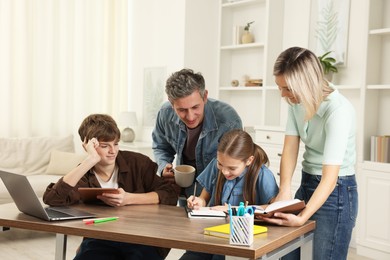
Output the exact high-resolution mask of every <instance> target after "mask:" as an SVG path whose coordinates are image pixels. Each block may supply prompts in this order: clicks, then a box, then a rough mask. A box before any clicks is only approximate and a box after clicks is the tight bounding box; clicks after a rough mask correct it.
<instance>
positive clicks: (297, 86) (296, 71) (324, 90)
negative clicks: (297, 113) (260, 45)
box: [273, 47, 333, 120]
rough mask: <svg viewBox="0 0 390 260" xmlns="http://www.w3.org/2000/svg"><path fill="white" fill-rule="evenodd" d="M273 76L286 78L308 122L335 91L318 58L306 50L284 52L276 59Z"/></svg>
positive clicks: (298, 49) (295, 49)
mask: <svg viewBox="0 0 390 260" xmlns="http://www.w3.org/2000/svg"><path fill="white" fill-rule="evenodd" d="M273 74H274V76H283V77H284V79H285V81H286V83H287V86H288V88H289V89H290V91H291V92H292V94H293V95H294V97H295V98H296V99H297V100H298V102H300V103H301V104H302V105H303V107H304V108H305V112H306V116H305V119H306V120H309V119H311V118H312V117H313V116H314V115H315V113H316V112H317V110H318V108H319V106H320V104H321V102H322V101H323V100H324V98H325V97H326V96H327V95H329V94H330V93H331V92H332V91H333V89H332V88H330V87H329V84H328V82H327V81H326V79H325V77H324V73H323V68H322V66H321V63H320V61H319V59H318V57H317V56H316V55H315V54H314V53H313V52H311V51H310V50H308V49H305V48H300V47H291V48H289V49H287V50H285V51H283V52H282V53H281V54H280V55H279V56H278V58H277V59H276V62H275V65H274V72H273ZM286 100H287V102H289V100H288V98H286ZM289 103H290V102H289Z"/></svg>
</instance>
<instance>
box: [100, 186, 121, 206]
mask: <svg viewBox="0 0 390 260" xmlns="http://www.w3.org/2000/svg"><path fill="white" fill-rule="evenodd" d="M118 191H119V193H103V194H102V195H98V196H97V198H98V199H100V200H101V201H103V202H104V203H106V204H107V205H109V206H112V207H119V206H124V205H125V204H124V198H125V194H126V192H125V191H124V190H123V189H122V188H119V189H118Z"/></svg>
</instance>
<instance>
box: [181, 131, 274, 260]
mask: <svg viewBox="0 0 390 260" xmlns="http://www.w3.org/2000/svg"><path fill="white" fill-rule="evenodd" d="M266 164H268V157H267V154H266V153H265V152H264V150H263V149H262V148H261V147H260V146H258V145H256V144H255V143H253V141H252V138H251V136H250V135H249V134H248V133H247V132H245V131H243V130H239V129H235V130H231V131H229V132H226V133H225V134H224V135H223V136H222V138H221V140H220V142H219V144H218V149H217V158H216V159H213V160H212V161H211V162H210V164H209V165H208V166H207V167H206V168H205V170H204V171H203V172H202V173H201V174H200V175H199V176H198V178H197V179H196V180H197V181H198V182H199V183H200V184H201V185H202V186H203V190H202V192H201V194H200V196H199V197H194V196H190V197H189V198H188V200H187V205H188V207H189V208H195V209H196V208H198V207H202V206H217V205H223V206H220V207H218V209H219V210H226V209H227V206H226V204H229V203H230V204H231V205H232V206H238V205H239V203H240V202H246V201H248V203H249V204H251V205H263V204H269V203H271V202H272V201H273V200H274V198H275V196H276V195H277V193H278V191H279V189H278V185H277V184H276V181H275V177H274V175H273V174H272V172H271V171H270V170H269V169H268V168H267V166H266ZM181 259H224V256H220V255H210V254H203V253H197V252H190V251H187V252H186V253H185V254H184V255H183V256H182V258H181Z"/></svg>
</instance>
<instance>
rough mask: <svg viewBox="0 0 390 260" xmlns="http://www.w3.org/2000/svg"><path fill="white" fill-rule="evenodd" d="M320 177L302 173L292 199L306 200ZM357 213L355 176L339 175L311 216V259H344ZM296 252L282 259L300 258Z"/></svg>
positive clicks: (298, 251) (298, 252)
mask: <svg viewBox="0 0 390 260" xmlns="http://www.w3.org/2000/svg"><path fill="white" fill-rule="evenodd" d="M321 177H322V176H320V175H310V174H307V173H305V172H302V181H301V186H300V187H299V189H298V191H297V193H296V194H295V198H297V199H301V200H304V201H305V202H306V203H307V202H308V201H309V199H310V198H311V196H312V195H313V193H314V191H315V189H316V188H317V186H318V184H319V183H320V180H321ZM357 213H358V193H357V184H356V178H355V175H352V176H340V177H338V180H337V185H336V188H335V189H334V190H333V192H332V193H331V194H330V196H329V197H328V199H327V200H326V202H325V203H324V204H323V205H322V207H321V208H320V209H319V210H318V211H317V212H316V213H315V214H314V215H313V216H312V217H311V218H310V219H311V220H315V221H316V229H315V231H314V241H313V259H315V260H322V259H328V260H330V259H334V260H342V259H347V254H348V247H349V243H350V241H351V236H352V229H353V228H354V227H355V223H356V217H357ZM299 254H300V250H295V251H294V252H292V253H290V254H288V255H287V256H285V257H283V260H285V259H300V258H299V257H300V255H299Z"/></svg>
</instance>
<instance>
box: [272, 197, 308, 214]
mask: <svg viewBox="0 0 390 260" xmlns="http://www.w3.org/2000/svg"><path fill="white" fill-rule="evenodd" d="M299 202H300V200H299V199H293V200H282V201H277V202H274V203H272V204H270V205H268V207H267V208H266V209H265V211H266V212H271V211H273V210H275V209H280V208H283V207H286V206H289V205H292V204H295V203H299Z"/></svg>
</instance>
